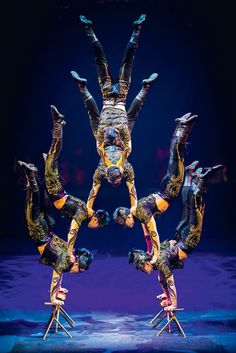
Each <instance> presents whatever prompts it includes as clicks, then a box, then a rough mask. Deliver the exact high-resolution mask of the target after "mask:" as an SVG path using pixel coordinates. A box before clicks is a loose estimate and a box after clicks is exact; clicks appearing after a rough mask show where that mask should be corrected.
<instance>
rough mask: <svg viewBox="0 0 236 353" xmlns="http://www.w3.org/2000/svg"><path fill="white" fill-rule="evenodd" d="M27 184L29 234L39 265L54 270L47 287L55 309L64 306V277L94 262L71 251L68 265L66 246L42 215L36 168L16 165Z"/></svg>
mask: <svg viewBox="0 0 236 353" xmlns="http://www.w3.org/2000/svg"><path fill="white" fill-rule="evenodd" d="M18 164H19V165H20V167H21V168H22V169H23V171H24V173H25V176H26V180H27V184H26V185H27V186H26V203H25V215H26V222H27V226H28V232H29V235H30V237H31V239H32V240H33V242H34V244H35V246H36V247H37V249H38V251H39V253H40V255H41V257H40V261H39V262H40V263H41V264H43V265H48V266H51V267H53V272H52V281H51V286H50V300H51V302H52V303H54V304H55V305H63V304H64V300H65V298H66V293H67V292H68V290H67V289H66V288H62V287H61V283H62V276H63V273H65V272H69V273H80V272H84V271H86V270H88V269H89V266H90V264H91V262H92V260H93V255H92V253H91V252H90V251H89V250H87V249H85V248H81V249H79V248H78V249H73V250H72V253H73V256H74V261H73V262H71V259H70V256H69V255H68V251H67V243H66V242H65V241H64V240H63V239H61V238H59V237H58V236H57V235H56V234H55V233H54V231H53V230H52V228H51V227H50V225H48V223H47V221H46V220H47V218H46V217H45V214H44V213H43V212H42V209H43V207H41V206H42V205H40V193H39V185H38V180H37V172H38V170H37V168H36V167H35V166H34V165H33V164H31V163H25V162H23V161H18Z"/></svg>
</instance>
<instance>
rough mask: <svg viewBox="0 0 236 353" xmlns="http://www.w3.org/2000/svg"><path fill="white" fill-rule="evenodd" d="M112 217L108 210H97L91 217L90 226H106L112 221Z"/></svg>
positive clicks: (94, 227)
mask: <svg viewBox="0 0 236 353" xmlns="http://www.w3.org/2000/svg"><path fill="white" fill-rule="evenodd" d="M110 219H111V218H110V216H109V213H108V212H106V211H105V210H101V209H100V210H97V211H96V212H94V214H93V215H92V217H91V218H90V220H89V222H88V227H89V228H93V229H96V228H102V227H105V226H106V225H108V223H109V222H110Z"/></svg>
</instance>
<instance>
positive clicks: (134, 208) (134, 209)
mask: <svg viewBox="0 0 236 353" xmlns="http://www.w3.org/2000/svg"><path fill="white" fill-rule="evenodd" d="M136 208H137V206H132V207H131V209H130V213H132V214H134V215H135V213H136Z"/></svg>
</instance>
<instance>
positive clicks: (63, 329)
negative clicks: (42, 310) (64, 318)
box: [54, 318, 72, 338]
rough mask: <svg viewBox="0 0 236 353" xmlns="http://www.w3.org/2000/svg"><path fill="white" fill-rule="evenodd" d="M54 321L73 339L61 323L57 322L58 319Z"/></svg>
mask: <svg viewBox="0 0 236 353" xmlns="http://www.w3.org/2000/svg"><path fill="white" fill-rule="evenodd" d="M54 320H55V321H56V322H57V323H58V325H59V326H60V327H61V328H62V330H64V331H65V333H66V334H67V335H68V336H69V337H70V338H71V337H72V336H71V334H70V333H69V332H68V331H67V330H66V329H65V327H64V326H63V325H62V324H61V323H60V321H58V320H57V318H54Z"/></svg>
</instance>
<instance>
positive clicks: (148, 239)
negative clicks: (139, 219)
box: [141, 223, 152, 255]
mask: <svg viewBox="0 0 236 353" xmlns="http://www.w3.org/2000/svg"><path fill="white" fill-rule="evenodd" d="M141 226H142V228H143V234H144V238H145V241H146V244H147V253H148V254H149V255H151V253H152V241H151V237H150V234H149V231H148V229H147V226H146V224H144V223H141Z"/></svg>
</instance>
